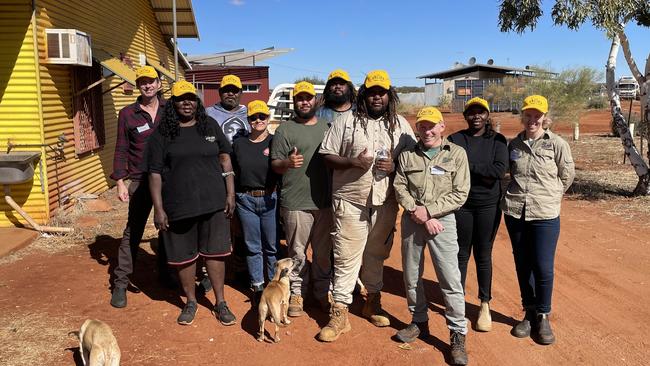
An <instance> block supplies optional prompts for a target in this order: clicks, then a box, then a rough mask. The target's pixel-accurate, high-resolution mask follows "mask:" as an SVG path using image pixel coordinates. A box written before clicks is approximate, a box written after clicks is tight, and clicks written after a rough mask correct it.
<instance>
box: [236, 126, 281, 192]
mask: <svg viewBox="0 0 650 366" xmlns="http://www.w3.org/2000/svg"><path fill="white" fill-rule="evenodd" d="M272 139H273V135H271V134H269V135H268V136H266V138H265V139H264V140H263V141H260V142H253V141H251V140H249V139H248V138H246V137H242V138H238V139H236V140H235V142H234V143H233V144H232V154H231V157H232V163H233V168H234V170H235V186H236V188H237V192H244V191H248V190H254V189H267V188H268V189H270V188H273V187H275V185H276V183H277V181H278V176H277V174H275V173H274V172H273V169H271V156H270V153H269V150H270V147H271V140H272Z"/></svg>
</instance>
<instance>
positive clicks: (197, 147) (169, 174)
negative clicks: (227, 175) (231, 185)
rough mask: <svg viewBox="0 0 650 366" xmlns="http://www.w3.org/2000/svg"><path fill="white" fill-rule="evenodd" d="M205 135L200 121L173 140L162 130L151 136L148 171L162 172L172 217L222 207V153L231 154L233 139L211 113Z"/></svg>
mask: <svg viewBox="0 0 650 366" xmlns="http://www.w3.org/2000/svg"><path fill="white" fill-rule="evenodd" d="M207 123H208V128H207V131H206V136H202V135H201V134H200V132H199V130H198V128H197V125H194V126H190V127H181V128H180V132H179V135H178V136H176V137H175V138H174V139H173V140H171V139H168V138H165V137H164V136H162V135H161V134H160V130H156V132H155V133H154V134H153V135H151V138H150V140H149V154H148V155H149V157H148V164H149V172H151V173H159V174H160V175H161V176H162V200H163V208H164V209H165V213H167V217H168V218H169V220H170V221H176V220H180V219H183V218H188V217H194V216H199V215H203V214H206V213H210V212H215V211H218V210H223V209H224V208H225V205H226V186H225V182H224V178H223V177H222V176H221V173H222V170H221V164H220V163H219V154H223V153H225V154H229V153H230V152H231V151H232V149H231V147H230V142H229V141H228V139H227V138H226V136H225V135H224V134H223V131H222V130H221V127H219V124H217V121H215V120H214V119H212V118H210V117H208V122H207Z"/></svg>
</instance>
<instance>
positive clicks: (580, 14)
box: [499, 0, 650, 195]
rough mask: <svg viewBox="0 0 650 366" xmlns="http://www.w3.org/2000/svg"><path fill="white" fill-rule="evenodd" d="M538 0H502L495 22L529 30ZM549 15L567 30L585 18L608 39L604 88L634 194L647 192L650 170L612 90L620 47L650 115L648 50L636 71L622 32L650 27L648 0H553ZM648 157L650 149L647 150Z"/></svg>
mask: <svg viewBox="0 0 650 366" xmlns="http://www.w3.org/2000/svg"><path fill="white" fill-rule="evenodd" d="M541 3H542V1H541V0H502V1H501V4H500V11H499V26H500V28H501V31H502V32H511V31H514V32H517V33H523V32H525V31H526V30H531V31H532V30H533V29H535V26H536V25H537V21H538V20H539V18H540V17H541V16H542V14H543V11H542V4H541ZM551 17H552V18H553V21H554V23H555V25H558V26H566V27H567V28H569V29H571V30H578V29H579V28H580V26H582V25H583V24H584V23H585V22H590V23H591V24H592V25H593V26H595V27H596V28H598V29H602V30H604V31H606V32H607V36H608V37H609V39H611V42H612V45H611V47H610V51H609V55H608V58H607V65H606V69H605V75H606V76H605V80H606V82H607V92H608V94H609V98H610V106H611V111H612V118H613V123H614V127H615V128H616V130H617V132H618V133H619V135H620V136H621V141H622V143H623V148H624V150H625V154H626V155H627V156H628V157H629V159H630V163H631V164H632V166H633V167H634V170H635V172H636V174H637V175H638V177H639V182H638V183H637V186H636V188H635V189H634V192H633V193H634V194H635V195H648V194H650V172H649V170H648V165H647V164H646V163H645V161H644V160H643V158H642V157H641V154H639V151H638V150H637V148H636V146H635V145H634V139H633V138H632V135H631V134H630V130H629V129H628V127H627V121H626V120H625V117H624V116H623V113H622V112H621V104H620V99H619V96H618V92H617V91H616V88H615V84H616V76H615V69H616V56H617V55H618V49H619V48H622V49H623V55H624V56H625V60H626V61H627V64H628V66H629V67H630V70H631V71H632V74H633V75H634V78H635V79H636V80H637V82H638V83H639V86H640V87H641V117H642V120H643V121H646V122H647V121H648V120H649V118H650V99H649V96H648V93H650V54H649V55H648V58H647V59H646V65H645V72H644V73H642V72H641V71H639V68H638V67H637V65H636V62H635V60H634V58H633V57H632V52H631V50H630V44H629V41H628V38H627V35H626V33H625V26H626V25H627V24H628V23H630V22H636V23H637V24H638V25H640V26H644V27H650V2H649V1H648V0H555V2H554V5H553V8H552V10H551ZM648 157H649V158H650V151H648Z"/></svg>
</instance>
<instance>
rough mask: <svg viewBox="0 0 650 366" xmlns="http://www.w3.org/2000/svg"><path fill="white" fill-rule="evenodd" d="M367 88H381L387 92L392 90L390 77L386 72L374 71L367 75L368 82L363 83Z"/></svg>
mask: <svg viewBox="0 0 650 366" xmlns="http://www.w3.org/2000/svg"><path fill="white" fill-rule="evenodd" d="M363 85H365V86H366V88H372V87H373V86H380V87H382V88H384V89H386V90H388V89H390V77H389V76H388V73H387V72H386V71H384V70H373V71H370V72H369V73H368V75H366V81H365V82H364V83H363Z"/></svg>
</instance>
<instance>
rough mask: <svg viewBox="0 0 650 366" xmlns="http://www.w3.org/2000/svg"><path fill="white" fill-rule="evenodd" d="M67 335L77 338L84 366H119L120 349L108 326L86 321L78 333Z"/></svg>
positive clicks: (98, 322)
mask: <svg viewBox="0 0 650 366" xmlns="http://www.w3.org/2000/svg"><path fill="white" fill-rule="evenodd" d="M68 335H75V336H77V337H78V338H79V352H80V353H81V361H82V362H83V364H84V366H119V364H120V357H121V353H120V347H119V346H118V345H117V340H116V339H115V336H114V335H113V331H111V327H109V326H108V324H106V323H104V322H103V321H101V320H91V319H88V320H86V321H85V322H84V323H83V325H81V329H80V330H79V331H78V332H76V331H75V332H70V333H68Z"/></svg>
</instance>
